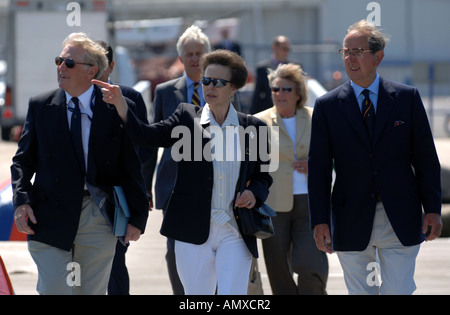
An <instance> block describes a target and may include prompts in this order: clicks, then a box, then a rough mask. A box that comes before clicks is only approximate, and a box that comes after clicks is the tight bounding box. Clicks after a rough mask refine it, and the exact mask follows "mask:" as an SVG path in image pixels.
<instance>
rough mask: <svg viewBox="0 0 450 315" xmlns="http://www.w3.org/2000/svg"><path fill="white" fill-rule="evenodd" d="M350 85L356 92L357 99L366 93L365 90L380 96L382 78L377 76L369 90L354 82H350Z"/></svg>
mask: <svg viewBox="0 0 450 315" xmlns="http://www.w3.org/2000/svg"><path fill="white" fill-rule="evenodd" d="M350 84H351V86H352V88H353V91H354V92H355V95H356V97H359V95H360V94H361V93H362V91H364V90H365V89H367V90H369V91H370V92H372V93H374V94H376V95H378V90H379V87H380V77H379V76H378V73H377V75H376V76H375V80H373V82H372V84H371V85H369V87H367V88H363V87H362V86H359V85H358V84H356V83H354V82H353V81H350Z"/></svg>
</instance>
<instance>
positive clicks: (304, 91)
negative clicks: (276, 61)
mask: <svg viewBox="0 0 450 315" xmlns="http://www.w3.org/2000/svg"><path fill="white" fill-rule="evenodd" d="M278 78H281V79H286V80H289V81H292V82H294V84H295V92H296V93H297V95H298V96H300V99H299V100H298V101H297V108H302V107H303V106H305V104H306V101H307V100H308V86H307V84H306V76H305V73H304V72H303V69H302V67H301V66H299V65H296V64H293V63H288V64H280V65H279V66H278V68H277V69H276V70H271V71H270V72H269V75H268V79H269V85H272V84H273V81H275V79H278Z"/></svg>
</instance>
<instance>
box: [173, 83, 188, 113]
mask: <svg viewBox="0 0 450 315" xmlns="http://www.w3.org/2000/svg"><path fill="white" fill-rule="evenodd" d="M174 96H175V102H174V104H175V108H176V107H177V106H178V105H179V104H180V103H183V102H187V87H186V79H185V78H184V76H182V77H181V78H180V79H179V80H178V81H177V82H176V83H175V91H174Z"/></svg>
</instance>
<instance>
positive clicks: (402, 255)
mask: <svg viewBox="0 0 450 315" xmlns="http://www.w3.org/2000/svg"><path fill="white" fill-rule="evenodd" d="M385 42H386V36H385V35H384V34H382V33H381V32H380V31H379V30H378V29H377V28H376V27H375V26H373V25H372V24H369V23H368V22H367V21H364V20H363V21H360V22H358V23H355V24H354V25H352V26H351V27H350V28H349V29H348V31H347V35H346V37H345V39H344V48H343V49H341V50H340V53H341V54H342V56H343V58H344V60H345V66H346V70H347V74H348V76H349V78H350V81H348V82H346V83H344V84H343V85H342V86H340V87H338V88H337V89H335V90H333V91H331V92H329V93H327V94H326V95H324V96H323V97H321V98H319V99H317V101H316V104H315V108H314V114H313V119H312V134H311V145H310V153H309V162H308V163H309V164H308V167H309V176H308V187H309V198H310V215H311V225H312V227H313V228H314V237H315V240H316V244H317V246H318V248H319V249H321V250H323V251H325V252H328V253H332V251H333V250H334V251H337V253H338V257H339V260H340V262H341V265H342V268H343V270H344V276H345V281H346V285H347V288H348V290H349V293H350V294H378V293H381V294H411V293H412V292H413V291H414V290H415V284H414V268H415V259H416V256H417V253H418V251H419V246H420V245H419V244H420V243H421V242H422V241H423V240H424V239H426V240H433V239H435V238H437V237H439V235H440V231H441V228H442V223H441V219H440V211H441V186H440V164H439V160H438V157H437V154H436V150H435V146H434V141H433V137H432V133H431V129H430V126H429V123H428V119H427V114H426V111H425V109H424V106H423V104H422V101H421V99H420V96H419V93H418V91H417V89H415V88H413V87H409V86H406V85H402V84H399V83H396V82H392V81H388V80H386V79H384V78H382V77H379V76H378V74H377V71H376V69H377V67H378V65H379V64H380V63H381V61H382V59H383V57H384V47H385ZM365 90H368V92H367V91H365ZM367 93H368V95H369V99H367V100H366V96H365V94H367ZM366 101H367V102H366ZM366 105H367V107H368V109H367V110H366ZM372 109H374V111H373V112H371V111H372ZM364 113H366V117H363V116H364ZM367 115H369V116H368V117H367ZM370 118H375V125H374V127H370V125H369V124H368V123H369V121H367V119H370ZM366 122H367V125H366ZM369 132H372V136H370V133H369ZM333 171H334V172H335V179H334V183H333V177H332V173H333ZM332 185H333V186H332ZM331 188H332V189H331ZM422 212H424V213H425V214H424V216H423V213H422ZM422 216H423V219H422ZM429 227H431V230H430V231H429V232H428V233H429V234H426V233H427V230H428V228H429ZM377 254H378V257H379V259H380V270H381V278H382V285H381V286H380V285H379V282H377V281H378V280H374V281H372V280H371V276H370V272H372V271H373V269H374V268H375V267H373V266H375V265H373V264H378V262H376V255H377Z"/></svg>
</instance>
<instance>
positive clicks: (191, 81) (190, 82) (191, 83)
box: [184, 71, 200, 87]
mask: <svg viewBox="0 0 450 315" xmlns="http://www.w3.org/2000/svg"><path fill="white" fill-rule="evenodd" d="M184 77H185V78H186V86H187V87H190V86H192V87H194V83H200V82H195V81H194V80H192V79H191V78H189V77H188V76H187V74H186V71H185V72H184Z"/></svg>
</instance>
